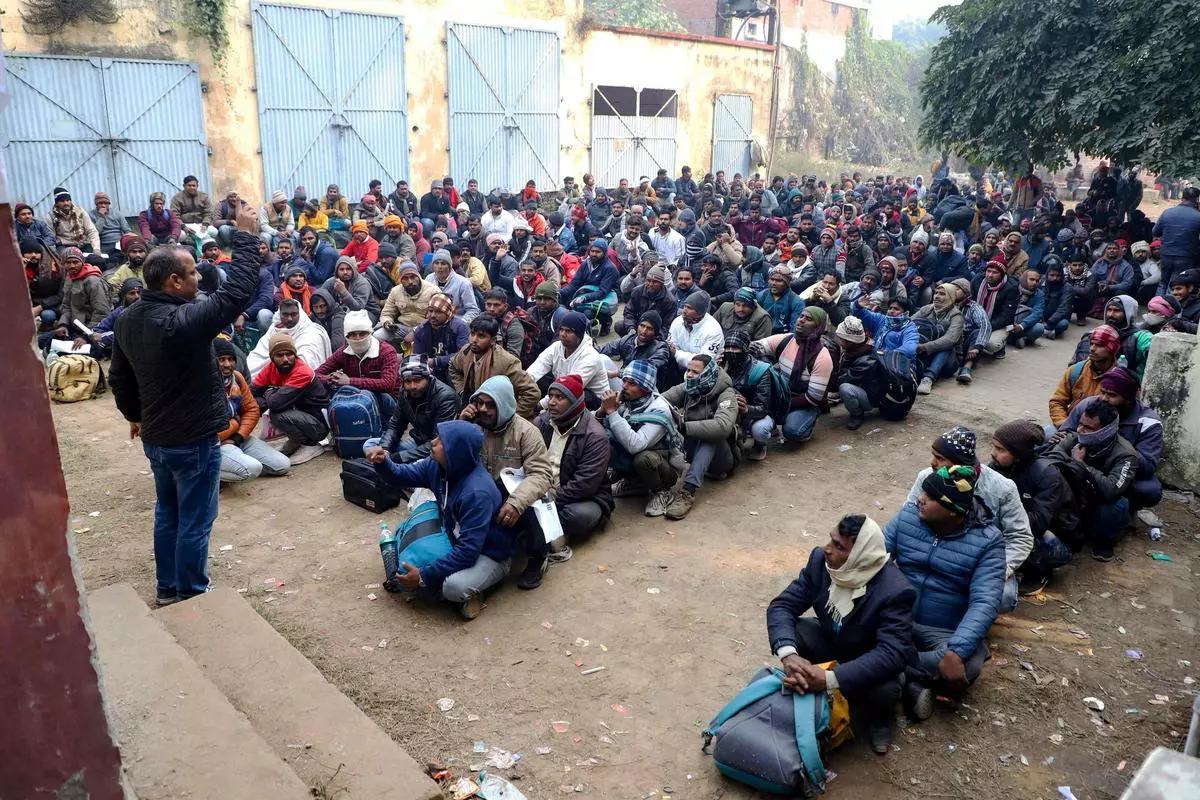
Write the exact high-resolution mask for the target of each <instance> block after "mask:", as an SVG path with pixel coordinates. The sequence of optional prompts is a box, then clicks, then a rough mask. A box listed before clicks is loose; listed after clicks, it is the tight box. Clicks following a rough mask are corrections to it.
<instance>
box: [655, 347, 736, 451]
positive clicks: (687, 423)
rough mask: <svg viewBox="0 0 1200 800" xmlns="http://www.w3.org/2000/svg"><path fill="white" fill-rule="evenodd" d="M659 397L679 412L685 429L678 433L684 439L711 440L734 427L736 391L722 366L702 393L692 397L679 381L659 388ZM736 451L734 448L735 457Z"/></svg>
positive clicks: (721, 438)
mask: <svg viewBox="0 0 1200 800" xmlns="http://www.w3.org/2000/svg"><path fill="white" fill-rule="evenodd" d="M662 397H663V399H664V400H666V401H667V402H668V403H670V404H671V405H672V406H674V407H675V408H677V409H679V411H680V412H681V413H682V414H683V420H684V428H685V430H683V431H681V433H683V435H684V436H685V437H686V438H688V439H698V440H700V441H702V442H712V443H714V444H715V443H717V442H723V441H725V440H726V439H728V438H729V436H730V434H731V433H733V431H734V428H735V426H736V423H737V413H738V407H737V392H736V391H734V388H733V381H731V380H730V379H729V375H728V374H727V373H726V372H725V370H723V369H718V370H717V383H716V385H715V386H714V387H713V390H712V391H711V392H709V393H708V394H706V395H703V396H701V397H696V398H693V397H692V396H690V395H688V394H687V393H686V392H684V390H683V384H682V383H681V384H679V385H678V386H674V387H672V388H670V389H668V390H667V391H665V392H663V395H662ZM737 454H738V453H737V449H736V448H735V450H734V457H735V459H736V457H737Z"/></svg>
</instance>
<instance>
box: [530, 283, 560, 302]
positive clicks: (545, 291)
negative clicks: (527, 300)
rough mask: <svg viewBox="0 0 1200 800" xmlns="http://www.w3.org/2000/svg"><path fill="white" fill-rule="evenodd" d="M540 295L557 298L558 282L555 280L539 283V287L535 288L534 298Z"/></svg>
mask: <svg viewBox="0 0 1200 800" xmlns="http://www.w3.org/2000/svg"><path fill="white" fill-rule="evenodd" d="M539 297H547V298H551V299H554V300H557V299H558V284H556V283H555V282H554V281H543V282H541V283H539V284H538V286H537V288H536V289H534V290H533V299H535V300H536V299H537V298H539Z"/></svg>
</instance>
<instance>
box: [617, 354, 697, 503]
mask: <svg viewBox="0 0 1200 800" xmlns="http://www.w3.org/2000/svg"><path fill="white" fill-rule="evenodd" d="M657 383H658V374H657V371H656V370H655V368H654V366H653V365H652V364H648V363H646V362H644V361H632V362H630V363H628V364H626V365H625V368H624V369H623V370H621V392H620V394H617V393H616V392H608V393H606V394H605V395H604V397H603V399H602V400H601V402H600V410H599V411H597V412H596V418H597V419H599V420H600V422H601V424H603V425H604V429H605V431H606V432H607V433H608V438H609V442H610V444H611V447H612V450H611V453H610V455H609V466H610V467H611V469H612V472H613V476H614V477H615V478H617V480H616V482H615V483H614V484H613V487H612V493H613V497H632V496H645V495H647V494H648V495H649V496H650V499H649V501H648V502H647V504H646V510H645V513H646V516H648V517H661V516H662V515H663V514H664V513H666V509H667V503H668V501H669V500H670V497H671V487H672V486H674V485H675V482H676V481H677V480H679V474H680V473H681V472H682V471H683V465H684V460H683V438H682V437H681V436H680V435H679V431H678V429H677V428H676V427H675V421H674V417H673V414H672V412H671V407H670V405H669V404H668V403H667V401H666V400H664V399H663V398H662V396H661V395H659V393H658V390H657V388H656V386H657Z"/></svg>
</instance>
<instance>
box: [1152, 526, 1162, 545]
mask: <svg viewBox="0 0 1200 800" xmlns="http://www.w3.org/2000/svg"><path fill="white" fill-rule="evenodd" d="M1150 541H1152V542H1159V541H1162V528H1158V527H1155V528H1151V529H1150Z"/></svg>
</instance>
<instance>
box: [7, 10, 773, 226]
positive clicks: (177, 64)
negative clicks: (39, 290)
mask: <svg viewBox="0 0 1200 800" xmlns="http://www.w3.org/2000/svg"><path fill="white" fill-rule="evenodd" d="M116 6H117V9H118V11H119V13H120V19H119V21H118V22H117V23H116V24H114V25H110V26H101V25H95V24H93V23H90V22H84V23H80V24H77V25H71V26H69V27H67V28H66V29H64V30H62V31H61V32H58V33H56V34H54V35H51V36H40V35H34V34H31V33H29V32H27V31H26V30H25V29H24V27H23V26H22V24H21V22H20V2H19V0H0V8H2V9H3V10H4V12H5V14H6V19H7V20H9V23H8V24H7V25H6V26H5V27H6V30H4V32H3V44H4V51H5V53H6V65H5V68H6V74H5V78H6V80H7V81H8V84H9V89H10V91H11V92H12V95H13V101H12V104H11V105H10V106H9V108H8V109H6V110H5V111H4V112H3V113H2V114H0V132H2V133H3V134H4V137H5V139H6V144H5V157H6V161H7V166H8V174H9V179H10V187H11V192H12V197H13V199H14V200H20V201H25V202H29V203H31V204H33V205H34V206H35V208H36V209H37V211H38V213H39V214H40V213H44V212H45V211H46V209H47V208H48V207H49V202H50V193H51V190H52V189H53V188H54V187H55V186H59V185H62V186H66V187H67V188H69V189H70V190H71V191H72V192H73V194H74V196H75V197H76V199H77V200H78V201H79V202H81V203H83V204H85V205H90V203H91V197H92V194H93V193H94V192H96V191H98V190H104V191H107V192H108V193H109V194H110V195H112V196H113V200H114V204H115V207H116V208H117V209H119V210H120V211H121V212H122V213H125V214H133V213H136V212H137V211H138V210H140V209H143V208H145V207H146V204H147V202H148V196H149V193H150V192H151V191H157V190H161V191H166V192H167V193H168V195H169V194H170V193H171V192H172V191H174V189H175V187H178V186H179V184H180V182H181V181H182V178H183V176H184V175H186V174H188V173H194V174H196V175H197V176H198V177H200V179H201V184H202V186H205V187H208V188H209V190H210V193H211V194H213V195H214V197H220V196H222V195H223V194H224V193H225V192H226V191H227V190H228V189H230V188H235V189H237V190H238V191H240V192H241V193H242V194H243V196H249V197H253V198H261V197H263V196H265V195H266V194H268V193H269V192H270V191H272V190H275V189H281V190H283V191H284V192H285V193H288V194H289V195H290V193H291V191H292V189H293V188H294V187H295V186H297V185H304V186H305V187H306V188H307V189H308V192H309V195H310V196H318V195H319V194H320V193H321V192H323V190H324V188H325V186H326V184H328V183H338V184H339V185H340V186H341V188H342V191H343V193H344V194H345V195H346V196H348V197H350V198H355V197H357V196H359V195H360V194H362V193H363V192H365V191H366V189H367V183H368V181H370V180H371V179H372V178H379V179H380V180H381V181H383V183H384V185H385V191H386V190H390V188H391V186H392V185H394V183H395V181H397V180H400V179H402V178H403V179H407V180H408V181H409V182H410V184H411V185H412V186H413V188H414V190H415V191H417V193H418V194H420V193H423V192H424V191H426V190H427V189H426V187H427V186H428V185H429V181H430V180H432V179H435V178H440V177H441V176H443V175H445V174H450V175H453V176H454V178H455V179H456V182H457V183H458V184H459V185H465V183H466V181H467V179H468V178H476V179H477V180H478V181H479V183H480V185H481V188H483V189H484V190H485V191H486V190H489V189H492V188H495V187H499V186H505V187H507V188H510V189H513V190H517V189H519V188H520V187H521V186H523V185H524V183H525V181H526V180H528V179H531V178H532V179H533V180H535V181H536V182H537V184H538V185H539V186H541V187H546V186H553V185H557V184H560V182H561V179H562V178H563V177H564V176H566V175H572V176H574V177H575V178H576V180H579V178H580V177H581V176H582V174H583V173H585V172H593V173H596V174H598V175H601V174H603V175H604V176H605V177H604V179H603V180H610V179H611V180H613V181H615V180H616V178H617V177H628V178H630V179H636V178H637V177H638V176H639V175H641V174H649V175H651V176H653V174H654V170H655V169H657V168H658V167H659V166H661V167H662V168H664V169H667V170H668V171H669V172H670V173H671V174H676V172H675V171H676V170H677V169H678V167H679V165H681V164H683V163H688V164H690V165H691V166H692V167H693V168H694V169H696V170H697V171H698V172H701V173H703V172H704V171H705V170H707V169H709V168H711V167H714V166H715V167H716V168H722V169H726V170H727V171H731V172H733V171H742V172H745V171H746V170H748V169H750V163H749V162H750V160H751V153H752V152H753V151H754V149H755V148H754V147H753V145H754V144H755V143H756V142H757V143H760V144H764V145H765V143H766V141H767V138H768V128H769V125H768V117H769V113H770V102H771V85H772V62H773V56H774V53H773V48H771V47H770V46H767V45H763V44H756V43H751V42H732V41H729V40H721V39H714V38H711V37H703V36H697V35H690V34H665V33H661V34H660V33H652V32H648V31H635V30H630V29H622V28H612V27H597V26H595V25H594V24H593V23H592V22H590V21H589V18H588V17H587V16H586V15H585V14H584V13H583V6H582V2H581V0H548V2H547V3H545V4H543V5H542V6H541V7H540V8H539V9H538V10H539V11H540V12H541V13H540V14H539V15H538V16H537V17H533V16H532V15H531V14H530V8H529V6H528V4H526V3H521V2H517V0H497V2H495V3H490V4H488V5H487V7H486V9H485V8H483V7H479V6H475V5H461V4H460V5H451V4H446V3H440V2H436V1H435V0H323V2H320V3H319V4H318V3H317V2H315V0H304V2H302V3H293V4H289V5H284V4H273V3H272V4H268V3H257V2H254V3H252V2H251V0H230V1H229V3H228V12H227V15H226V18H225V20H224V24H225V27H226V30H227V32H228V35H229V45H228V47H227V48H226V49H225V51H224V58H223V59H222V60H221V62H220V63H219V64H214V60H213V57H212V54H211V52H210V50H209V47H208V44H207V42H206V41H205V40H204V39H203V38H201V37H199V36H197V35H196V34H195V33H193V32H192V31H191V30H190V29H189V28H188V26H186V25H185V24H184V23H183V21H181V20H180V19H179V18H177V17H176V16H174V15H175V14H176V13H178V12H177V9H178V6H179V4H171V3H164V2H157V0H116ZM600 95H605V96H611V97H614V98H615V97H620V98H621V99H618V100H616V101H614V102H605V101H603V100H601V101H600V102H597V98H599V97H600ZM631 95H632V99H633V100H634V101H635V102H633V103H632V105H631V104H630V103H629V100H630V97H631ZM597 108H599V112H600V113H597V110H596V109H597Z"/></svg>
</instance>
